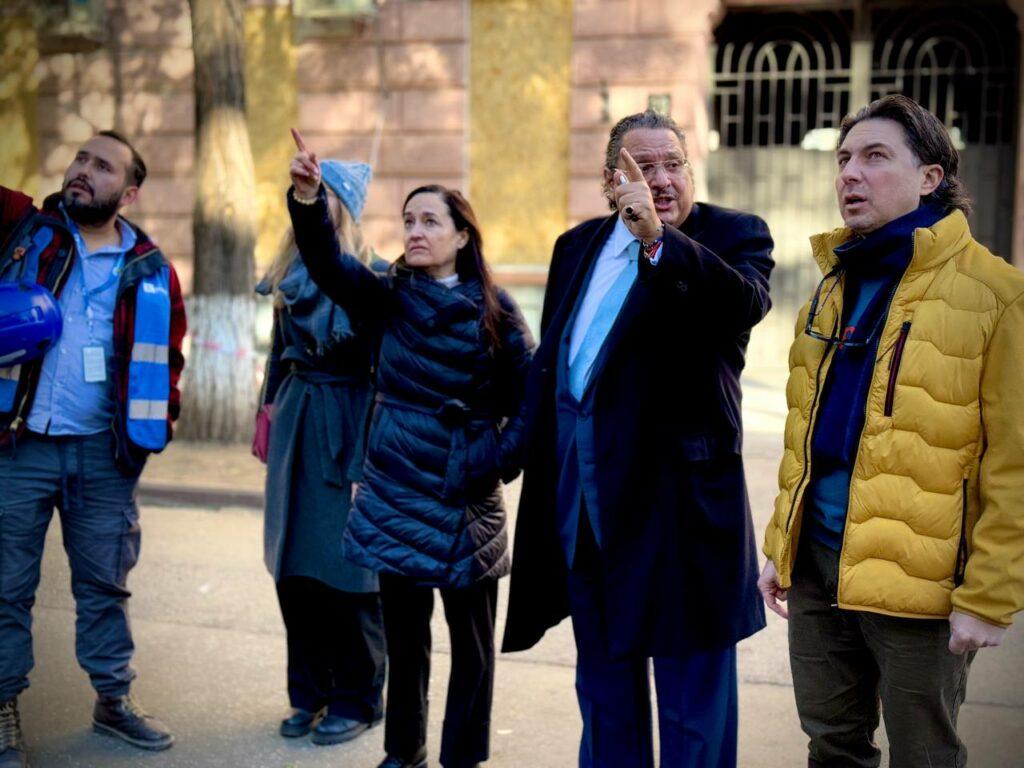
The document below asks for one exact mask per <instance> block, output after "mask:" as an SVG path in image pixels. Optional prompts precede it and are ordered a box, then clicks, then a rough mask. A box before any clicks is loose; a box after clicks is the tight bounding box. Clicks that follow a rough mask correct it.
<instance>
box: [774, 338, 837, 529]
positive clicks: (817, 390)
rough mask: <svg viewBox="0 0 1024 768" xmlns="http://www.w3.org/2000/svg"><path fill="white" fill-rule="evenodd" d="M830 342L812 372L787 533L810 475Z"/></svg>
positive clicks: (831, 345) (830, 349)
mask: <svg viewBox="0 0 1024 768" xmlns="http://www.w3.org/2000/svg"><path fill="white" fill-rule="evenodd" d="M834 346H835V345H834V344H833V343H832V342H828V345H827V346H826V347H825V354H824V355H822V357H821V362H820V363H818V370H817V372H816V373H815V374H814V399H813V400H812V401H811V410H810V412H809V413H808V416H807V434H805V435H804V469H803V472H802V473H801V474H800V481H799V482H798V483H797V484H796V487H795V488H794V489H793V498H792V499H791V500H790V503H789V515H788V516H787V517H786V533H787V534H788V533H789V529H790V527H791V526H792V525H793V513H794V512H795V511H796V503H797V499H799V498H800V492H801V487H802V486H803V484H804V481H805V480H806V479H807V478H808V476H809V475H810V471H809V470H810V468H811V459H810V441H811V435H813V434H814V411H815V409H816V408H817V406H818V400H819V398H820V396H821V371H822V369H824V367H825V363H826V362H827V361H828V356H829V355H830V354H832V349H833V348H834Z"/></svg>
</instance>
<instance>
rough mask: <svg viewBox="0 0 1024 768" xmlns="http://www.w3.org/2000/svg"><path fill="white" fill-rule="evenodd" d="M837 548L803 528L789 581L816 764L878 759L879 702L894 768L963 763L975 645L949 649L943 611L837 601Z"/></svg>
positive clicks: (870, 764)
mask: <svg viewBox="0 0 1024 768" xmlns="http://www.w3.org/2000/svg"><path fill="white" fill-rule="evenodd" d="M838 574H839V553H838V552H836V551H834V550H832V549H830V548H829V547H827V546H825V545H824V544H820V543H818V542H817V541H815V540H813V539H812V538H811V537H810V536H804V537H803V538H802V540H801V542H800V552H799V556H798V558H797V564H796V569H795V571H794V574H793V586H792V588H791V589H790V591H789V660H790V666H791V668H792V670H793V690H794V692H795V693H796V706H797V712H798V713H799V715H800V725H801V727H802V728H803V730H804V732H805V733H806V734H807V735H808V736H809V737H810V744H809V745H808V749H809V753H810V755H809V760H808V765H809V766H820V767H821V768H848V767H849V768H875V767H876V766H878V765H879V764H880V763H881V751H880V750H879V749H878V746H877V745H876V744H875V741H874V734H875V730H876V729H877V728H878V721H879V705H881V715H882V717H883V718H884V719H885V731H886V733H887V735H888V737H889V768H917V766H921V767H922V768H924V767H925V766H927V767H928V768H962V766H965V765H966V764H967V749H966V748H965V747H964V744H963V742H962V741H960V738H959V737H958V736H957V733H956V718H957V713H958V711H959V709H960V705H961V704H962V703H963V700H964V695H965V693H966V689H967V673H968V670H969V669H970V666H971V661H972V660H973V658H974V653H973V652H972V653H968V654H964V655H962V656H958V655H956V654H953V653H950V651H949V647H948V644H949V622H948V621H947V620H945V619H906V618H897V617H892V616H883V615H881V614H875V613H869V612H866V611H847V610H842V609H840V608H838V607H836V605H835V603H836V588H837V583H838Z"/></svg>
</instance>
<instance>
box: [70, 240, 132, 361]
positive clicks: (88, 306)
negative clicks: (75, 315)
mask: <svg viewBox="0 0 1024 768" xmlns="http://www.w3.org/2000/svg"><path fill="white" fill-rule="evenodd" d="M76 235H77V233H76ZM75 239H76V240H79V243H78V247H79V254H80V257H79V259H78V270H79V271H78V278H79V282H80V284H81V286H82V302H83V303H84V304H85V319H86V322H87V323H88V326H89V341H90V342H92V341H93V340H94V338H95V337H94V334H93V318H94V317H95V313H94V312H93V310H92V303H91V302H90V301H89V300H90V299H91V298H92V297H93V296H97V295H99V294H101V293H103V292H104V291H106V290H107V289H109V288H110V286H112V285H114V284H115V283H116V282H117V280H118V278H119V277H120V276H121V270H122V269H123V268H124V251H122V252H121V253H120V254H119V255H118V257H117V261H116V262H115V263H114V266H113V268H112V269H111V270H110V275H109V276H108V277H107V279H106V280H104V281H103V284H102V285H100V286H97V287H96V288H92V289H90V288H89V286H88V285H87V284H86V282H85V247H84V246H85V243H83V242H81V240H80V238H78V237H76V238H75Z"/></svg>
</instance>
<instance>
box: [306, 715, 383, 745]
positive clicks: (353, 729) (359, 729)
mask: <svg viewBox="0 0 1024 768" xmlns="http://www.w3.org/2000/svg"><path fill="white" fill-rule="evenodd" d="M372 725H373V724H372V723H366V722H363V721H362V720H350V719H349V718H347V717H341V716H340V715H325V716H324V718H323V719H322V720H321V721H320V722H319V723H317V724H316V725H314V726H313V735H312V736H311V737H310V741H312V742H313V743H314V744H319V745H320V746H326V745H327V744H342V743H344V742H346V741H351V740H352V739H354V738H355V737H356V736H358V735H359V734H360V733H363V732H365V731H368V730H370V728H371V726H372Z"/></svg>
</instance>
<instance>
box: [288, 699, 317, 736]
mask: <svg viewBox="0 0 1024 768" xmlns="http://www.w3.org/2000/svg"><path fill="white" fill-rule="evenodd" d="M322 713H323V710H322V709H321V710H319V711H317V712H307V711H306V710H305V709H300V708H299V707H294V708H293V709H292V713H291V714H290V715H288V717H286V718H285V719H284V720H282V721H281V735H282V736H284V737H285V738H286V739H295V738H298V737H299V736H305V735H306V734H307V733H309V729H310V728H312V727H313V723H314V721H315V720H316V719H317V718H318V717H320V715H321V714H322Z"/></svg>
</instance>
